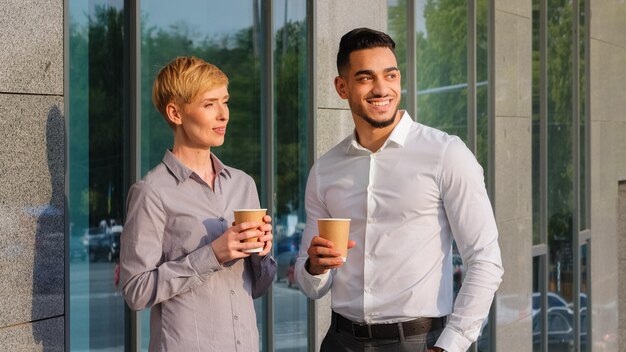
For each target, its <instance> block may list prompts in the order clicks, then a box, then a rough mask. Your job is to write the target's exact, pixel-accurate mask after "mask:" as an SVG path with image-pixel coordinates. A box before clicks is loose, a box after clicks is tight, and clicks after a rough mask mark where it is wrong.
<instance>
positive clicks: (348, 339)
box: [320, 319, 443, 352]
mask: <svg viewBox="0 0 626 352" xmlns="http://www.w3.org/2000/svg"><path fill="white" fill-rule="evenodd" d="M442 331H443V328H442V329H438V330H434V331H430V332H428V333H425V334H421V335H413V336H400V337H399V338H394V339H363V338H355V337H354V336H353V335H352V334H351V333H349V332H345V331H341V330H338V329H337V324H336V322H335V319H333V320H332V322H331V324H330V328H329V329H328V332H327V333H326V336H325V337H324V340H323V341H322V346H321V348H320V352H425V351H426V350H427V349H429V348H433V346H434V345H435V342H437V339H438V338H439V336H440V335H441V332H442Z"/></svg>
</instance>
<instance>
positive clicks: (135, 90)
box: [124, 0, 141, 352]
mask: <svg viewBox="0 0 626 352" xmlns="http://www.w3.org/2000/svg"><path fill="white" fill-rule="evenodd" d="M140 6H141V5H140V0H134V1H133V0H125V1H124V11H125V12H126V11H128V15H126V16H125V18H126V25H127V26H128V27H127V28H128V30H127V33H128V40H127V41H126V43H125V45H127V52H128V53H129V57H128V63H127V64H128V68H129V70H128V76H127V77H128V90H129V96H130V98H129V102H128V104H129V111H128V112H129V119H130V133H129V140H128V143H129V147H130V148H129V152H130V155H129V159H130V170H129V178H130V182H129V184H132V183H135V182H137V181H139V180H140V179H141V21H140V18H141V16H140V8H141V7H140ZM125 306H126V308H125V313H124V316H125V324H126V326H127V328H126V334H125V335H126V336H125V340H126V343H125V344H124V346H125V347H124V349H125V351H127V352H137V351H141V319H140V317H139V315H140V313H139V312H137V311H133V310H131V309H130V308H129V307H128V305H125Z"/></svg>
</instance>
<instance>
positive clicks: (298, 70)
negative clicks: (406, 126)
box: [0, 0, 626, 351]
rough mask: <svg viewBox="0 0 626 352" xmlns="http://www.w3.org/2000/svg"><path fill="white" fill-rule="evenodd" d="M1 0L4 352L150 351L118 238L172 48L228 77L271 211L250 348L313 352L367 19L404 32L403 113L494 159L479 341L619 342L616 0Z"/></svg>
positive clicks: (325, 307) (242, 153) (625, 217)
mask: <svg viewBox="0 0 626 352" xmlns="http://www.w3.org/2000/svg"><path fill="white" fill-rule="evenodd" d="M3 5H4V8H5V9H6V11H7V16H5V17H4V20H3V21H1V22H0V33H2V34H1V35H0V38H2V40H0V47H1V48H2V50H0V57H1V58H2V60H0V66H1V69H0V131H2V135H4V136H5V137H4V138H2V139H1V140H0V143H1V145H2V148H0V163H1V165H2V168H1V170H3V171H2V172H0V179H1V181H2V182H1V184H2V186H0V194H1V197H0V201H1V205H0V276H1V277H3V278H4V280H3V282H4V283H3V284H2V285H0V349H1V350H8V351H125V350H130V351H135V350H146V348H147V341H148V338H149V336H148V332H149V329H148V320H149V312H139V313H134V312H130V311H129V310H128V309H127V308H126V307H125V304H124V301H123V298H122V296H121V295H120V293H119V287H117V281H116V271H115V268H116V261H117V258H118V257H117V255H118V253H119V252H118V250H119V249H118V247H116V243H118V234H119V232H120V231H121V229H122V228H123V225H124V215H125V214H124V207H125V204H124V203H125V197H126V192H127V190H128V187H129V186H130V184H132V183H133V182H135V181H136V180H138V179H140V178H141V177H142V176H143V175H144V174H145V173H146V172H147V171H148V170H149V169H151V168H152V167H154V166H155V165H156V164H157V163H158V162H159V161H160V160H161V158H162V156H163V153H164V151H165V149H166V148H168V147H169V146H170V143H171V137H170V135H171V132H170V131H169V127H168V126H167V125H166V124H165V122H164V121H163V120H162V118H161V117H160V116H159V114H158V112H157V111H156V110H155V109H154V108H153V107H152V105H151V102H150V90H151V84H152V80H153V79H154V76H155V74H156V72H157V71H158V69H159V67H160V66H162V65H163V64H165V63H167V62H168V61H169V60H171V59H173V58H174V57H176V56H181V55H196V56H199V57H202V58H204V59H206V60H207V61H209V62H212V63H215V64H216V65H218V66H219V67H221V68H222V69H223V70H224V72H225V73H226V74H227V75H228V76H229V79H230V85H229V91H230V94H231V96H232V99H231V101H230V103H231V105H230V108H231V120H230V122H229V126H230V127H229V134H228V135H227V137H226V143H225V145H224V146H223V147H220V148H216V150H215V153H216V154H218V156H219V157H220V158H221V159H222V160H224V161H225V162H226V163H227V164H229V165H232V166H235V167H237V168H240V169H243V170H245V171H246V172H248V173H249V174H251V175H252V176H253V178H254V179H255V181H256V183H257V187H258V189H259V195H260V198H261V203H262V204H263V206H264V207H267V208H268V210H269V211H270V213H271V214H273V217H274V225H275V244H274V246H275V248H274V256H275V257H276V258H277V260H278V263H279V269H278V274H277V280H276V282H275V284H274V285H273V287H272V289H271V290H270V292H269V293H268V294H267V295H266V296H265V297H263V298H261V299H258V300H256V301H255V307H256V308H257V317H258V326H259V331H260V333H261V334H260V335H261V340H260V341H259V344H260V346H261V348H262V350H263V351H315V350H317V349H318V348H319V344H320V342H321V339H322V337H323V336H324V334H325V332H326V329H327V327H328V325H329V322H330V310H329V305H330V297H328V296H327V297H324V298H322V299H321V300H318V301H315V302H313V301H309V300H307V299H306V298H305V297H304V295H302V294H301V293H300V292H299V291H298V290H297V287H294V285H293V279H292V277H291V276H290V268H291V266H292V265H293V262H292V259H293V258H294V255H295V254H294V253H295V252H296V251H297V249H298V247H299V240H300V236H301V234H302V229H303V224H304V222H305V221H306V219H305V213H304V206H303V198H304V197H303V195H304V188H305V184H306V177H307V175H308V170H309V168H310V166H311V165H312V163H313V162H314V160H315V159H316V158H317V157H319V156H321V155H322V154H323V153H324V152H325V151H327V150H329V149H330V148H331V147H332V146H334V145H335V144H336V143H337V142H339V141H340V140H341V139H343V138H344V137H345V136H346V135H348V134H349V133H351V132H352V129H353V123H352V118H351V114H350V111H349V109H348V106H347V104H346V103H345V102H344V101H342V100H340V99H339V98H338V96H337V95H336V93H335V90H334V87H333V85H332V82H333V79H334V77H335V75H336V68H335V55H336V50H337V46H338V42H339V38H340V37H341V35H343V34H344V33H345V32H347V31H348V30H350V29H353V28H356V27H370V28H374V29H379V30H383V31H386V32H388V33H389V34H391V35H392V37H393V38H394V39H395V40H396V42H397V50H396V53H397V56H398V63H399V65H400V69H401V71H402V77H403V97H402V99H403V103H402V105H403V108H405V109H407V110H408V111H409V112H410V114H411V116H412V117H414V118H415V119H416V120H417V121H420V122H422V123H425V124H428V125H431V126H434V127H437V128H440V129H442V130H444V131H446V132H448V133H451V134H455V135H458V136H459V137H461V138H462V139H463V140H464V141H465V143H466V144H467V145H468V147H470V149H471V150H472V151H474V153H475V154H476V155H477V158H478V160H479V162H480V163H481V164H482V166H483V169H484V171H485V180H486V184H487V188H488V191H489V194H490V197H491V200H492V203H493V205H494V211H495V214H496V220H497V223H498V228H499V231H500V246H501V249H502V256H503V264H504V268H505V275H504V279H503V282H502V285H501V286H500V289H499V291H498V293H497V295H496V299H495V301H494V304H493V308H492V312H491V314H490V317H489V319H488V321H486V322H485V324H484V328H483V329H482V333H481V336H480V337H479V339H478V342H477V344H475V346H473V347H472V350H477V351H551V350H567V351H620V350H625V349H626V293H625V292H626V274H624V272H626V270H621V269H622V267H624V268H625V269H626V254H625V253H626V115H625V114H624V113H623V111H625V110H626V98H624V96H623V92H624V91H626V79H625V78H626V69H625V68H626V37H624V36H623V35H622V34H621V33H623V32H624V30H626V3H624V2H623V1H621V0H606V1H594V0H525V1H521V0H506V1H495V0H470V1H453V0H363V1H339V0H318V1H312V0H308V1H307V0H245V1H237V2H226V1H219V2H218V1H208V0H194V1H188V2H180V3H179V2H171V1H166V0H158V1H157V0H155V1H142V2H140V1H131V0H93V1H78V0H57V1H45V2H38V1H33V0H26V1H7V2H5V3H4V4H3ZM455 268H457V269H458V270H459V273H460V275H461V276H462V273H463V270H464V267H463V264H462V262H461V261H459V262H458V263H456V262H455ZM457 280H458V278H457ZM455 283H457V284H460V281H459V282H455Z"/></svg>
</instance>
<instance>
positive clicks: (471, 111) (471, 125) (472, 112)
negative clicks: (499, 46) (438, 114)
mask: <svg viewBox="0 0 626 352" xmlns="http://www.w3.org/2000/svg"><path fill="white" fill-rule="evenodd" d="M413 18H415V16H413ZM476 116H477V114H476V0H468V1H467V146H468V148H469V149H470V150H471V151H472V153H474V155H476V152H477V150H478V149H477V146H476V140H477V135H476V124H477V121H476V119H477V117H476ZM494 305H495V304H493V303H492V307H493V306H494ZM491 325H495V324H491ZM494 331H495V330H494ZM492 337H493V338H492V340H495V335H492ZM477 350H478V346H477V344H476V343H475V342H474V343H472V345H471V346H470V349H469V351H471V352H476V351H477Z"/></svg>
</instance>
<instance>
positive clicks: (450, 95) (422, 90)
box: [416, 0, 467, 142]
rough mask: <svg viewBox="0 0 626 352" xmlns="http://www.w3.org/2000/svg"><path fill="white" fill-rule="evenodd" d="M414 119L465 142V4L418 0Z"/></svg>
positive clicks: (461, 2) (460, 2)
mask: <svg viewBox="0 0 626 352" xmlns="http://www.w3.org/2000/svg"><path fill="white" fill-rule="evenodd" d="M416 11H417V14H416V21H417V25H416V28H417V33H416V38H417V39H416V40H417V43H416V45H417V63H416V65H417V96H418V97H417V121H419V122H421V123H423V124H425V125H428V126H432V127H435V128H438V129H441V130H443V131H445V132H447V133H449V134H452V135H457V136H459V137H460V138H461V139H463V141H464V142H467V4H466V3H465V2H463V1H456V2H454V1H445V2H439V1H429V0H418V1H417V3H416Z"/></svg>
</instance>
